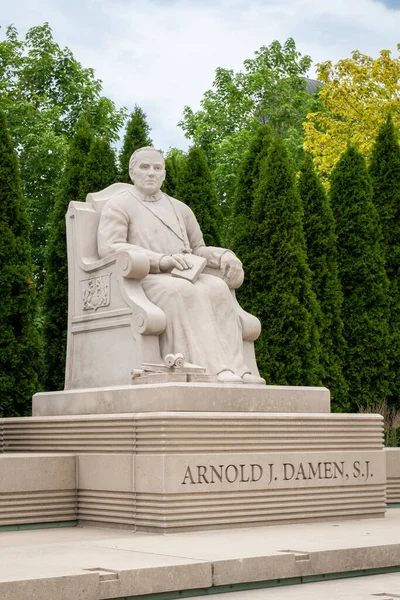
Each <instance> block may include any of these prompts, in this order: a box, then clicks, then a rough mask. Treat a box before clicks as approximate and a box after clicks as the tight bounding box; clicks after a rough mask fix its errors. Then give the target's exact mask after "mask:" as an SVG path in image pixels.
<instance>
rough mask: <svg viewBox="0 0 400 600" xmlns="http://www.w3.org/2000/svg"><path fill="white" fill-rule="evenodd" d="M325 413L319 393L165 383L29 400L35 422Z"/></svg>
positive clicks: (326, 403)
mask: <svg viewBox="0 0 400 600" xmlns="http://www.w3.org/2000/svg"><path fill="white" fill-rule="evenodd" d="M184 410H187V411H198V412H213V411H227V412H237V411H239V412H240V411H247V412H281V413H282V412H290V413H297V412H298V413H329V412H330V394H329V390H327V389H326V388H323V387H291V386H256V385H244V384H241V385H221V384H220V385H218V384H215V383H214V384H213V383H165V384H157V385H150V384H149V385H132V386H119V387H108V388H95V389H87V390H64V391H61V392H43V393H39V394H35V395H34V396H33V399H32V414H33V416H57V415H89V414H93V415H94V414H112V413H138V412H160V411H184Z"/></svg>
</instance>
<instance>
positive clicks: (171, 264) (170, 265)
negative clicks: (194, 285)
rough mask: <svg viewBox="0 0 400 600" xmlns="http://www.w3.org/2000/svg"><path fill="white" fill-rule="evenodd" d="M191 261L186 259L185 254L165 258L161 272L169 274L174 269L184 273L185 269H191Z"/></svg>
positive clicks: (161, 265)
mask: <svg viewBox="0 0 400 600" xmlns="http://www.w3.org/2000/svg"><path fill="white" fill-rule="evenodd" d="M191 266H192V265H191V264H190V259H188V258H186V256H185V255H184V254H172V255H171V256H163V257H162V259H161V260H160V271H164V273H165V272H169V271H172V269H175V267H176V268H177V269H179V270H180V271H184V270H185V269H190V268H191Z"/></svg>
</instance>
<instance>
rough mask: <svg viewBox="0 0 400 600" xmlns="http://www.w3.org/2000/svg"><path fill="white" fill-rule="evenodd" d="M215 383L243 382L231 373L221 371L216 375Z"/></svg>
mask: <svg viewBox="0 0 400 600" xmlns="http://www.w3.org/2000/svg"><path fill="white" fill-rule="evenodd" d="M217 383H243V380H242V378H241V377H239V375H235V373H232V371H221V373H218V375H217Z"/></svg>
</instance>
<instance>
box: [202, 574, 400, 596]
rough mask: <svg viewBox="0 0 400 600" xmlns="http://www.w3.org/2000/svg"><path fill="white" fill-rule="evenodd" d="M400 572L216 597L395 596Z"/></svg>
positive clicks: (397, 593)
mask: <svg viewBox="0 0 400 600" xmlns="http://www.w3.org/2000/svg"><path fill="white" fill-rule="evenodd" d="M399 591H400V573H387V574H384V575H368V576H364V577H362V576H361V577H360V576H359V577H352V578H346V579H334V580H333V581H316V582H308V581H307V582H305V583H304V584H297V585H296V584H295V585H282V586H277V587H272V588H263V589H259V590H255V589H254V590H245V591H235V592H230V593H229V592H228V593H224V594H215V595H213V599H215V600H345V599H346V600H395V599H397V598H398V597H399Z"/></svg>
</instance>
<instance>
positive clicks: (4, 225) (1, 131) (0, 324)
mask: <svg viewBox="0 0 400 600" xmlns="http://www.w3.org/2000/svg"><path fill="white" fill-rule="evenodd" d="M29 229H30V226H29V220H28V216H27V211H26V206H25V202H24V199H23V197H22V193H21V186H20V177H19V169H18V159H17V156H16V153H15V152H14V149H13V146H12V142H11V138H10V135H9V132H8V130H7V126H6V119H5V116H4V114H3V113H2V112H0V415H1V416H3V417H14V416H25V415H28V414H30V406H31V398H32V395H33V394H34V393H35V392H36V391H37V389H38V371H39V369H40V366H41V365H40V343H39V335H38V332H37V331H36V329H35V326H34V315H35V308H36V306H35V297H34V289H33V280H32V278H33V273H32V261H31V254H30V245H29Z"/></svg>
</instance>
